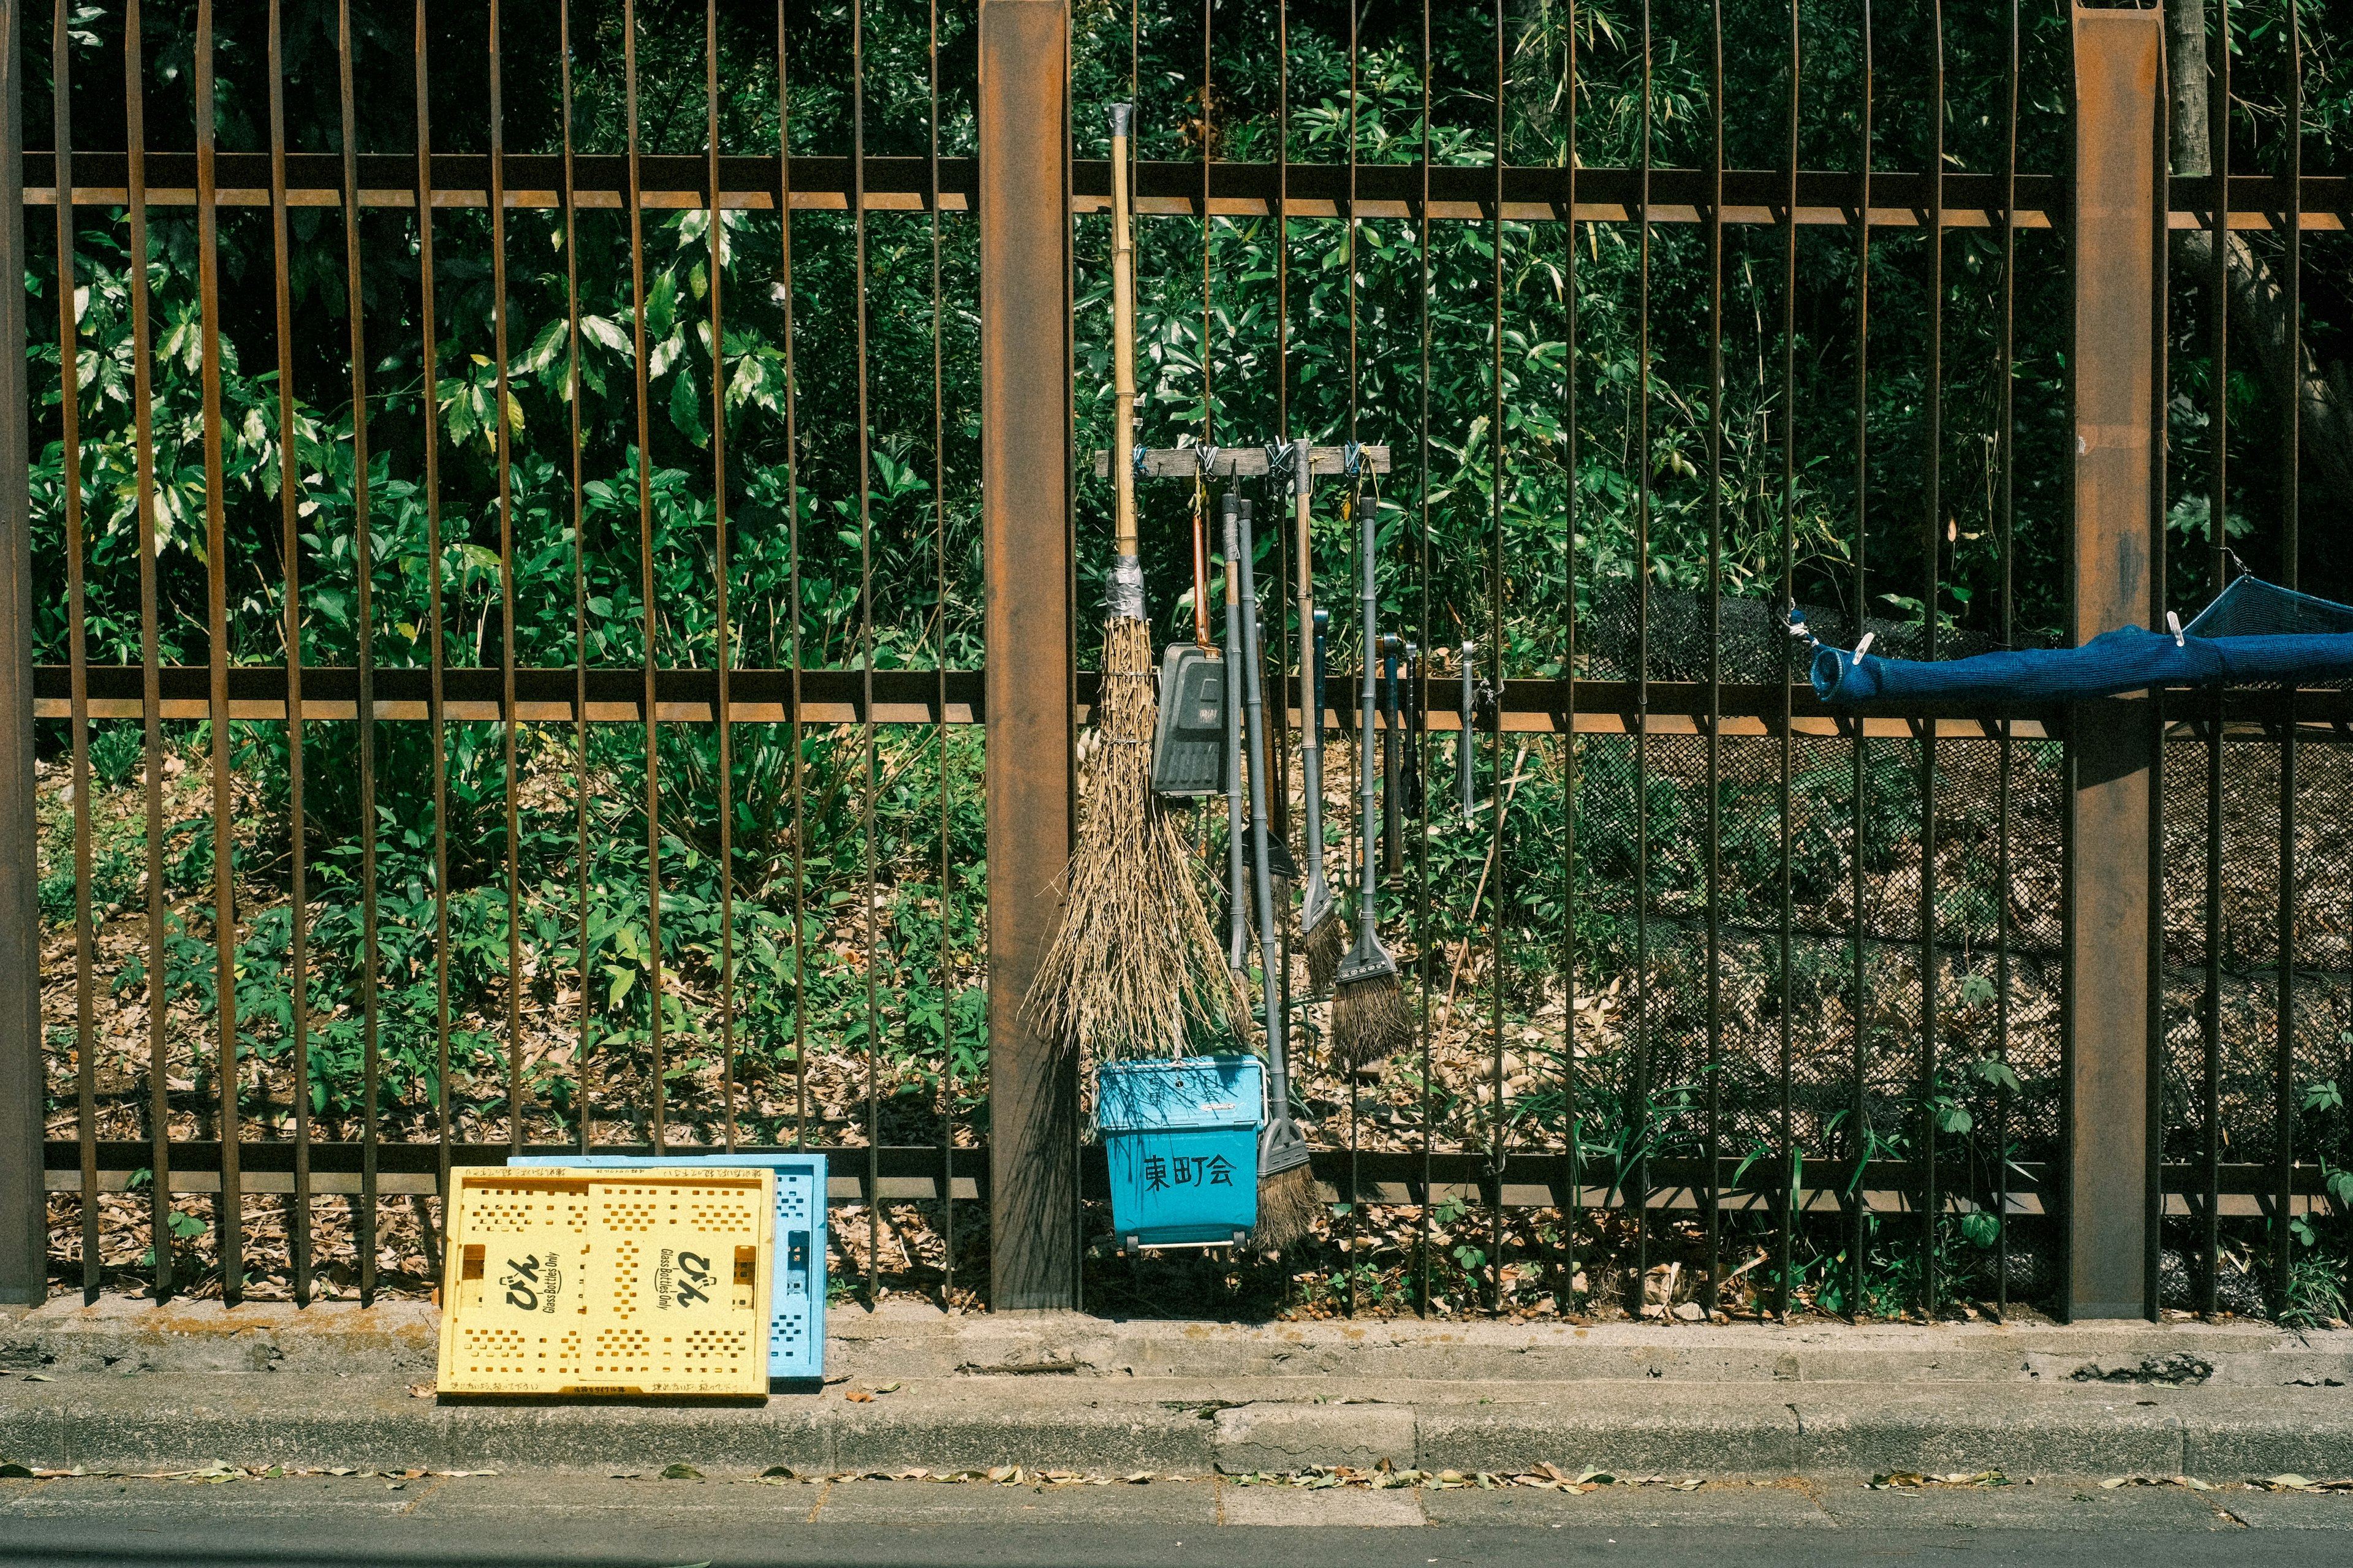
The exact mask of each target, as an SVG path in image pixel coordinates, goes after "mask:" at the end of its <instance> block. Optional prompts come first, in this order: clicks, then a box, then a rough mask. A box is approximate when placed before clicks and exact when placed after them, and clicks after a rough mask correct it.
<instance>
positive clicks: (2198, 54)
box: [2165, 0, 2353, 527]
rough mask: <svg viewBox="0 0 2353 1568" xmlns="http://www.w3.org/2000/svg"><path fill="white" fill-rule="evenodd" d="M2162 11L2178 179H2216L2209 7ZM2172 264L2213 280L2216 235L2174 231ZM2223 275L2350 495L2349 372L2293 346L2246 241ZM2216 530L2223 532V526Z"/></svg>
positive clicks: (2243, 335)
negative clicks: (2208, 63)
mask: <svg viewBox="0 0 2353 1568" xmlns="http://www.w3.org/2000/svg"><path fill="white" fill-rule="evenodd" d="M2165 10H2166V66H2167V71H2168V75H2169V76H2170V78H2171V80H2170V82H2169V84H2168V86H2169V89H2170V97H2171V99H2172V120H2173V132H2172V163H2173V173H2174V174H2176V175H2179V176H2183V177H2188V176H2191V175H2202V174H2211V173H2212V171H2213V151H2212V149H2213V142H2212V135H2213V129H2214V127H2213V120H2212V110H2213V106H2212V103H2211V95H2210V94H2209V92H2208V76H2207V70H2206V0H2166V7H2165ZM2225 205H2227V203H2226V204H2225ZM2173 259H2174V266H2175V267H2176V268H2178V269H2179V270H2180V271H2181V272H2182V273H2184V274H2186V275H2187V276H2188V277H2190V278H2196V279H2207V278H2210V277H2211V275H2212V270H2213V266H2214V236H2213V234H2212V233H2211V231H2210V230H2207V229H2202V228H2199V229H2182V230H2177V231H2176V232H2175V234H2174V236H2173ZM2223 268H2224V281H2225V287H2224V292H2225V294H2226V295H2227V296H2228V298H2229V300H2230V306H2229V309H2230V312H2231V329H2232V336H2233V337H2234V338H2235V339H2236V340H2237V341H2238V342H2242V343H2246V344H2250V345H2252V346H2253V349H2254V352H2255V358H2256V360H2257V362H2258V363H2260V364H2261V366H2262V368H2263V381H2264V384H2265V385H2266V386H2269V387H2272V388H2274V389H2277V388H2279V387H2280V386H2282V384H2284V383H2287V382H2290V381H2293V382H2294V383H2295V389H2296V398H2297V401H2298V403H2299V404H2300V405H2301V412H2302V415H2303V434H2304V442H2303V446H2304V455H2305V456H2306V458H2310V459H2311V460H2312V461H2314V462H2315V463H2317V464H2318V465H2319V467H2320V469H2321V471H2322V473H2323V474H2324V475H2325V476H2326V477H2327V479H2328V482H2329V484H2330V486H2331V488H2333V489H2335V490H2336V491H2337V493H2339V494H2340V495H2353V387H2348V384H2347V381H2346V374H2345V366H2344V365H2343V364H2342V363H2336V364H2331V365H2329V366H2327V369H2325V370H2324V369H2323V368H2322V366H2321V364H2320V363H2319V361H2318V360H2316V359H2315V358H2314V357H2313V354H2312V350H2311V348H2310V346H2309V344H2308V343H2305V342H2293V343H2292V342H2290V336H2291V334H2290V332H2289V330H2288V328H2289V322H2288V310H2287V289H2286V288H2285V287H2284V285H2283V283H2282V282H2281V280H2280V278H2279V275H2278V273H2277V271H2276V270H2275V269H2274V268H2273V267H2272V265H2271V264H2270V263H2269V262H2268V261H2266V260H2265V259H2264V258H2263V257H2261V256H2259V255H2257V254H2256V253H2255V249H2254V247H2253V246H2251V245H2249V244H2248V243H2247V241H2246V239H2245V238H2244V237H2242V236H2241V235H2238V234H2235V233H2228V234H2226V235H2225V237H2224V240H2223ZM2215 526H2217V527H2220V526H2221V521H2220V520H2219V519H2218V520H2217V521H2216V523H2215Z"/></svg>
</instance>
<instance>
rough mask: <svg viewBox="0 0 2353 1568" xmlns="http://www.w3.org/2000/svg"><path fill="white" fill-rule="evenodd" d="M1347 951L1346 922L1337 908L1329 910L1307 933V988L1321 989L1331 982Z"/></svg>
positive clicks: (1312, 989) (1338, 970) (1338, 971)
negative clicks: (1312, 929)
mask: <svg viewBox="0 0 2353 1568" xmlns="http://www.w3.org/2000/svg"><path fill="white" fill-rule="evenodd" d="M1347 951H1348V922H1347V921H1344V920H1342V919H1341V918H1340V911H1339V910H1329V911H1327V912H1326V913H1325V914H1324V918H1323V919H1322V920H1321V921H1317V922H1316V925H1315V929H1314V931H1309V932H1308V933H1307V988H1308V989H1309V990H1310V991H1321V990H1323V989H1324V987H1325V986H1327V985H1329V984H1332V977H1333V976H1334V975H1335V974H1337V973H1340V960H1341V958H1342V957H1343V956H1345V954H1346V952H1347Z"/></svg>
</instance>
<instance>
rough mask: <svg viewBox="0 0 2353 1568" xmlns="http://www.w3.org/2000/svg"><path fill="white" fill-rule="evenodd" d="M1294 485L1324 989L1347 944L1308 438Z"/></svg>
mask: <svg viewBox="0 0 2353 1568" xmlns="http://www.w3.org/2000/svg"><path fill="white" fill-rule="evenodd" d="M1291 476H1292V478H1291V484H1292V491H1291V493H1292V496H1293V510H1294V515H1295V518H1296V521H1297V524H1298V531H1299V616H1300V622H1301V624H1302V625H1303V626H1314V628H1315V632H1314V637H1313V639H1311V641H1310V642H1309V644H1308V647H1307V650H1306V651H1307V655H1308V658H1311V659H1312V660H1313V661H1314V663H1313V666H1312V668H1310V670H1309V672H1308V679H1306V680H1305V681H1304V682H1303V685H1304V686H1305V688H1306V697H1307V702H1306V707H1307V712H1306V715H1305V718H1306V721H1307V722H1306V724H1305V725H1304V726H1303V729H1302V730H1301V731H1300V747H1299V750H1300V771H1301V773H1302V779H1301V794H1303V795H1305V796H1306V804H1307V898H1306V901H1305V902H1304V903H1303V904H1302V905H1301V906H1300V910H1299V935H1300V939H1301V941H1302V942H1304V943H1305V944H1306V948H1307V984H1308V986H1309V988H1310V989H1312V990H1315V991H1321V990H1323V989H1324V987H1325V986H1326V985H1329V984H1332V977H1333V976H1334V975H1335V974H1336V973H1339V969H1340V954H1341V953H1342V952H1344V951H1345V949H1346V948H1347V945H1348V931H1347V925H1346V922H1345V921H1342V920H1341V919H1340V918H1339V914H1338V911H1337V910H1335V908H1334V900H1333V898H1332V889H1331V888H1330V886H1329V885H1327V884H1326V883H1325V882H1324V628H1325V627H1326V626H1329V625H1330V624H1331V621H1332V616H1331V612H1329V611H1328V610H1319V609H1317V608H1316V607H1315V553H1314V550H1315V546H1314V529H1313V527H1312V526H1311V505H1312V498H1311V487H1312V486H1313V484H1314V448H1313V447H1310V446H1309V445H1308V444H1307V443H1306V442H1305V441H1295V442H1293V444H1292V447H1291Z"/></svg>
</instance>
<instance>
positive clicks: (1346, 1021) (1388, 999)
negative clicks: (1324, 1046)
mask: <svg viewBox="0 0 2353 1568" xmlns="http://www.w3.org/2000/svg"><path fill="white" fill-rule="evenodd" d="M1412 1043H1413V1009H1412V1008H1410V1007H1409V1006H1407V1005H1406V1000H1405V992H1404V990H1403V989H1402V988H1401V987H1400V986H1399V985H1398V978H1397V976H1396V975H1394V974H1376V975H1371V976H1368V977H1366V979H1363V980H1350V981H1345V982H1343V983H1342V984H1341V985H1340V987H1339V989H1338V990H1337V991H1335V993H1334V994H1333V996H1332V1054H1333V1056H1334V1057H1335V1058H1337V1060H1338V1062H1339V1064H1340V1066H1341V1067H1343V1068H1346V1069H1348V1070H1350V1071H1354V1070H1355V1069H1356V1068H1360V1067H1362V1066H1364V1065H1365V1064H1366V1062H1377V1061H1379V1060H1381V1059H1382V1058H1385V1057H1389V1056H1394V1055H1395V1054H1396V1053H1398V1051H1401V1050H1403V1049H1405V1048H1406V1047H1408V1046H1409V1045H1411V1044H1412Z"/></svg>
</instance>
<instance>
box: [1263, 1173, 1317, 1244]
mask: <svg viewBox="0 0 2353 1568" xmlns="http://www.w3.org/2000/svg"><path fill="white" fill-rule="evenodd" d="M1323 1213H1324V1205H1323V1204H1322V1202H1321V1201H1319V1200H1318V1198H1317V1196H1316V1193H1315V1172H1314V1167H1313V1166H1309V1165H1294V1166H1293V1167H1292V1168H1291V1169H1290V1170H1288V1171H1277V1172H1276V1173H1274V1174H1273V1175H1271V1176H1268V1177H1266V1178H1265V1179H1264V1180H1262V1181H1261V1182H1260V1183H1259V1184H1258V1228H1257V1229H1255V1230H1253V1231H1251V1232H1250V1245H1251V1246H1252V1247H1257V1248H1258V1249H1259V1250H1261V1251H1262V1252H1281V1251H1282V1250H1284V1249H1285V1248H1287V1247H1293V1246H1296V1245H1297V1244H1298V1243H1300V1242H1302V1241H1304V1240H1306V1239H1307V1238H1308V1237H1310V1236H1312V1235H1314V1230H1315V1222H1316V1220H1317V1219H1318V1218H1320V1217H1321V1216H1322V1215H1323Z"/></svg>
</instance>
